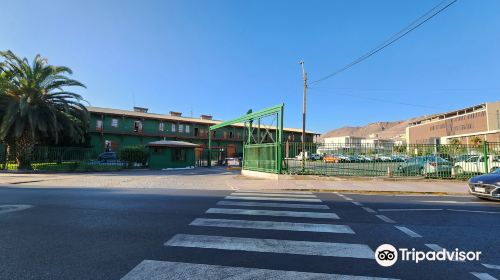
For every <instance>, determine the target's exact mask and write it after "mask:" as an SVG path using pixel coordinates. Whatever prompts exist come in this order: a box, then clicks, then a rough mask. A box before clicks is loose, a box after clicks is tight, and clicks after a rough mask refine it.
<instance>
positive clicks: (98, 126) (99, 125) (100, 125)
mask: <svg viewBox="0 0 500 280" xmlns="http://www.w3.org/2000/svg"><path fill="white" fill-rule="evenodd" d="M95 128H96V129H97V130H102V120H97V121H96V122H95Z"/></svg>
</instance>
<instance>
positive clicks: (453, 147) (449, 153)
mask: <svg viewBox="0 0 500 280" xmlns="http://www.w3.org/2000/svg"><path fill="white" fill-rule="evenodd" d="M283 150H284V156H285V161H284V162H285V168H284V173H288V174H315V175H324V176H393V177H427V178H458V179H467V178H470V177H472V176H474V175H478V174H484V173H489V172H491V171H493V170H495V169H497V168H500V143H487V142H483V143H479V144H475V145H472V144H471V145H462V144H446V145H399V146H398V145H393V144H390V143H378V144H360V143H357V144H325V143H307V144H306V155H307V159H306V163H305V164H304V166H305V167H304V168H303V167H302V160H301V156H300V155H301V154H300V153H301V150H302V146H301V143H285V144H284V147H283Z"/></svg>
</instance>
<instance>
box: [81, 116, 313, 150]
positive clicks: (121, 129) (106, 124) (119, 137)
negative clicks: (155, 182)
mask: <svg viewBox="0 0 500 280" xmlns="http://www.w3.org/2000/svg"><path fill="white" fill-rule="evenodd" d="M87 109H88V110H89V112H90V116H91V121H90V130H89V131H90V137H91V139H90V142H91V145H92V147H94V149H95V150H96V152H98V153H100V152H103V151H106V150H111V151H119V150H120V149H121V148H122V147H126V146H137V145H145V144H147V143H149V142H153V141H158V140H164V139H165V140H183V141H187V142H190V143H194V144H199V145H200V147H199V148H196V156H197V158H199V157H200V156H201V155H202V154H203V151H204V149H206V148H207V147H208V133H209V127H210V126H211V125H214V124H218V123H221V121H217V120H213V119H212V116H211V115H201V116H200V118H192V117H183V116H182V114H181V113H179V112H170V114H168V115H164V114H153V113H148V109H147V108H139V107H134V111H127V110H119V109H108V108H98V107H88V108H87ZM264 129H265V127H264V126H262V135H263V137H275V136H273V135H272V134H273V133H275V131H276V129H275V128H269V131H271V135H269V134H265V133H264ZM254 133H259V132H258V130H257V129H255V130H254ZM301 133H302V130H301V129H294V128H285V129H284V131H283V134H284V141H289V142H300V141H301ZM245 135H246V134H245V129H244V125H243V124H235V125H232V126H229V127H224V128H221V129H218V130H216V131H212V147H213V148H217V149H219V148H220V149H221V150H223V151H224V154H225V156H227V157H235V156H240V155H241V154H242V151H243V141H244V137H245ZM316 136H317V135H316V134H314V133H312V132H309V131H308V132H307V133H306V142H313V140H314V138H315V137H316ZM269 140H270V139H269Z"/></svg>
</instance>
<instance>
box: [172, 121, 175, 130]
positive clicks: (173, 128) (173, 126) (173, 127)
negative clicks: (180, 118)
mask: <svg viewBox="0 0 500 280" xmlns="http://www.w3.org/2000/svg"><path fill="white" fill-rule="evenodd" d="M172 132H175V123H173V124H172Z"/></svg>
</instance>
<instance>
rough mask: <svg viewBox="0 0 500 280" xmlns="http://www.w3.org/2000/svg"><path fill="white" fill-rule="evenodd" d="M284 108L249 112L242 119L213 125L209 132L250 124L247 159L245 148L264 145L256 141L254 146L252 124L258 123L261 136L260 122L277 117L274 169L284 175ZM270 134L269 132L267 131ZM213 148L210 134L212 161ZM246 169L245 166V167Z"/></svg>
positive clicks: (277, 107) (276, 107)
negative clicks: (270, 117) (246, 149)
mask: <svg viewBox="0 0 500 280" xmlns="http://www.w3.org/2000/svg"><path fill="white" fill-rule="evenodd" d="M284 107H285V104H284V103H281V104H279V105H276V106H273V107H269V108H266V109H263V110H260V111H258V112H249V113H247V114H246V115H243V116H241V117H238V118H235V119H232V120H229V121H225V122H222V123H220V124H216V125H212V126H210V128H209V131H210V132H212V131H213V130H216V129H219V128H223V127H225V126H229V125H233V124H236V123H244V124H245V127H247V124H248V138H247V139H246V142H245V143H244V144H243V157H245V154H244V151H245V147H253V146H255V147H257V146H259V145H261V144H262V143H261V142H260V141H255V142H256V143H255V144H252V138H253V130H252V124H253V122H254V121H255V120H257V121H258V127H259V132H258V133H259V134H260V121H261V119H263V118H265V117H269V116H273V115H274V116H276V119H277V121H276V139H273V141H274V142H275V144H276V158H275V162H276V166H275V168H273V172H276V173H278V174H281V173H282V160H283V157H282V147H283V145H282V144H283V112H284ZM266 133H268V131H266ZM259 142H260V143H259ZM211 148H212V133H208V155H209V156H208V158H209V159H211V157H210V156H211V155H210V151H211ZM210 165H211V162H210V160H209V161H208V166H210ZM243 168H245V166H243Z"/></svg>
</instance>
